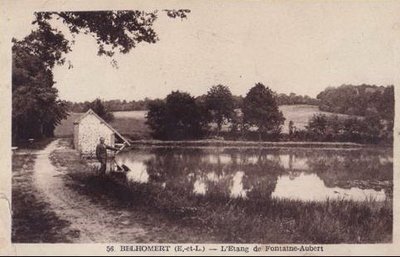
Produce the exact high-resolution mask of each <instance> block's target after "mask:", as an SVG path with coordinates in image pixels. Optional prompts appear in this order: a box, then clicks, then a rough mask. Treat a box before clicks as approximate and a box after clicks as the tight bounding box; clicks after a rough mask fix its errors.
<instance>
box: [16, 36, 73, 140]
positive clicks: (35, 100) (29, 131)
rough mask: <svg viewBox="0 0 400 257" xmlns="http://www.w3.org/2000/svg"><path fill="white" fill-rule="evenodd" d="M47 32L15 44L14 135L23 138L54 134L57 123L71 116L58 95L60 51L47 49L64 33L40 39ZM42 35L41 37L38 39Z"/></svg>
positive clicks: (56, 42)
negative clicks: (56, 66)
mask: <svg viewBox="0 0 400 257" xmlns="http://www.w3.org/2000/svg"><path fill="white" fill-rule="evenodd" d="M42 36H43V35H41V34H40V33H35V34H31V35H30V36H29V37H27V38H25V39H24V40H23V41H19V42H16V41H15V42H14V45H13V47H12V136H13V142H16V141H17V140H19V139H27V138H37V137H42V136H52V135H53V130H54V128H55V126H56V125H57V124H58V123H59V122H60V121H61V120H62V119H64V118H65V117H66V116H67V113H66V104H65V102H63V101H60V100H58V99H57V96H58V90H57V89H56V88H54V87H53V85H54V81H53V73H52V71H51V67H52V65H54V63H55V62H56V61H57V54H55V55H51V54H48V52H47V51H46V50H45V49H42V48H46V47H51V46H55V45H58V44H60V45H61V47H62V46H63V40H62V37H56V38H50V39H49V40H48V41H47V43H45V44H42V45H40V43H39V42H37V41H38V40H39V39H40V38H41V37H42ZM38 37H39V39H38Z"/></svg>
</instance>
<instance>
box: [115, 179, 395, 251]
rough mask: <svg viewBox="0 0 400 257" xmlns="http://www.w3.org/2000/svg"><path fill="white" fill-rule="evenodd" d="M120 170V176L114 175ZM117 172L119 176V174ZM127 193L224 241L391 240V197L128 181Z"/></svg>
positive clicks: (145, 204)
mask: <svg viewBox="0 0 400 257" xmlns="http://www.w3.org/2000/svg"><path fill="white" fill-rule="evenodd" d="M116 176H117V177H116ZM118 176H119V178H118ZM112 180H113V181H120V182H121V184H125V188H126V192H125V193H124V194H125V197H127V196H126V195H129V199H131V200H132V201H135V203H136V204H138V203H140V204H141V205H143V206H151V207H152V208H154V209H155V210H157V211H159V212H162V213H164V214H165V215H167V216H169V217H170V218H171V219H172V220H176V221H178V222H179V224H181V225H185V226H189V227H197V228H201V229H202V231H203V233H206V234H209V235H210V236H211V235H213V236H216V237H217V238H220V240H221V241H220V242H224V243H234V242H236V243H239V242H240V243H383V242H386V243H387V242H391V240H392V220H393V215H392V203H391V202H390V201H386V202H383V203H379V202H376V201H374V200H370V201H369V202H355V201H348V200H331V201H326V202H301V201H296V200H279V199H271V198H267V197H263V196H257V197H254V198H250V199H247V200H246V199H240V198H239V199H230V198H218V197H217V198H210V197H208V198H206V197H203V196H190V197H189V196H187V195H185V193H184V192H180V191H179V189H176V188H175V189H174V190H164V189H162V188H151V187H149V186H147V185H143V184H135V183H133V184H132V183H124V182H123V181H124V179H123V178H122V177H121V175H114V176H113V177H112Z"/></svg>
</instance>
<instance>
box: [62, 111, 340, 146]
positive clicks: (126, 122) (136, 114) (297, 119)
mask: <svg viewBox="0 0 400 257" xmlns="http://www.w3.org/2000/svg"><path fill="white" fill-rule="evenodd" d="M279 109H280V110H281V111H282V112H283V115H284V117H285V118H286V120H285V123H284V125H283V130H282V131H283V133H287V132H288V126H289V121H290V120H292V121H293V122H294V125H295V126H296V127H297V128H298V129H304V128H305V126H306V125H307V123H308V120H309V119H310V118H311V117H312V116H313V115H314V114H317V113H322V114H326V115H334V114H332V113H328V112H321V111H319V110H318V106H313V105H282V106H279ZM146 113H147V112H146V111H127V112H114V117H115V119H114V121H113V122H111V125H112V126H113V127H114V128H115V129H117V130H118V131H119V132H120V133H121V134H123V135H128V136H130V137H131V138H133V139H149V138H150V130H149V128H148V126H147V125H146V124H145V121H146V118H145V117H146ZM80 115H82V114H81V113H71V114H70V116H69V117H68V118H67V119H65V120H63V121H62V122H61V124H60V125H59V126H57V128H56V130H55V132H54V133H55V136H57V137H69V136H71V135H72V134H73V122H74V121H75V120H76V119H78V118H79V116H80ZM339 116H346V115H343V114H339Z"/></svg>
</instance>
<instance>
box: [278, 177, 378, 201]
mask: <svg viewBox="0 0 400 257" xmlns="http://www.w3.org/2000/svg"><path fill="white" fill-rule="evenodd" d="M305 188H307V190H305ZM272 197H276V198H284V199H293V200H301V201H325V200H326V199H327V198H329V199H346V200H354V201H365V200H371V199H374V200H377V201H384V200H385V199H386V195H385V192H384V190H383V189H381V190H374V189H360V188H355V187H353V188H350V189H344V188H340V187H332V188H329V187H326V186H325V184H324V181H323V180H322V179H320V178H319V177H318V176H317V175H316V174H306V173H303V172H301V173H299V174H297V175H296V176H295V177H291V176H290V175H283V176H280V177H279V178H278V181H277V184H276V188H275V191H274V192H272Z"/></svg>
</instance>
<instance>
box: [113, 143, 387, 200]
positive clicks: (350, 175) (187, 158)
mask: <svg viewBox="0 0 400 257" xmlns="http://www.w3.org/2000/svg"><path fill="white" fill-rule="evenodd" d="M116 161H117V163H119V164H125V165H126V166H128V167H129V169H130V171H128V172H127V173H126V180H128V181H129V182H132V183H133V184H137V183H139V184H145V185H148V186H150V187H158V188H160V189H161V190H172V191H176V192H180V193H182V194H186V195H187V196H202V197H207V198H221V197H225V198H242V199H252V198H257V199H258V200H260V199H267V198H277V199H289V200H300V201H326V200H327V199H348V200H354V201H368V200H375V201H385V200H390V199H391V198H392V184H393V183H392V182H393V153H392V150H391V149H385V148H376V149H374V148H360V149H323V148H314V149H310V148H270V149H246V148H242V149H239V148H236V149H233V148H232V149H230V148H189V147H187V148H186V147H181V148H137V149H134V150H131V151H129V152H122V153H120V154H118V155H117V157H116Z"/></svg>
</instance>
